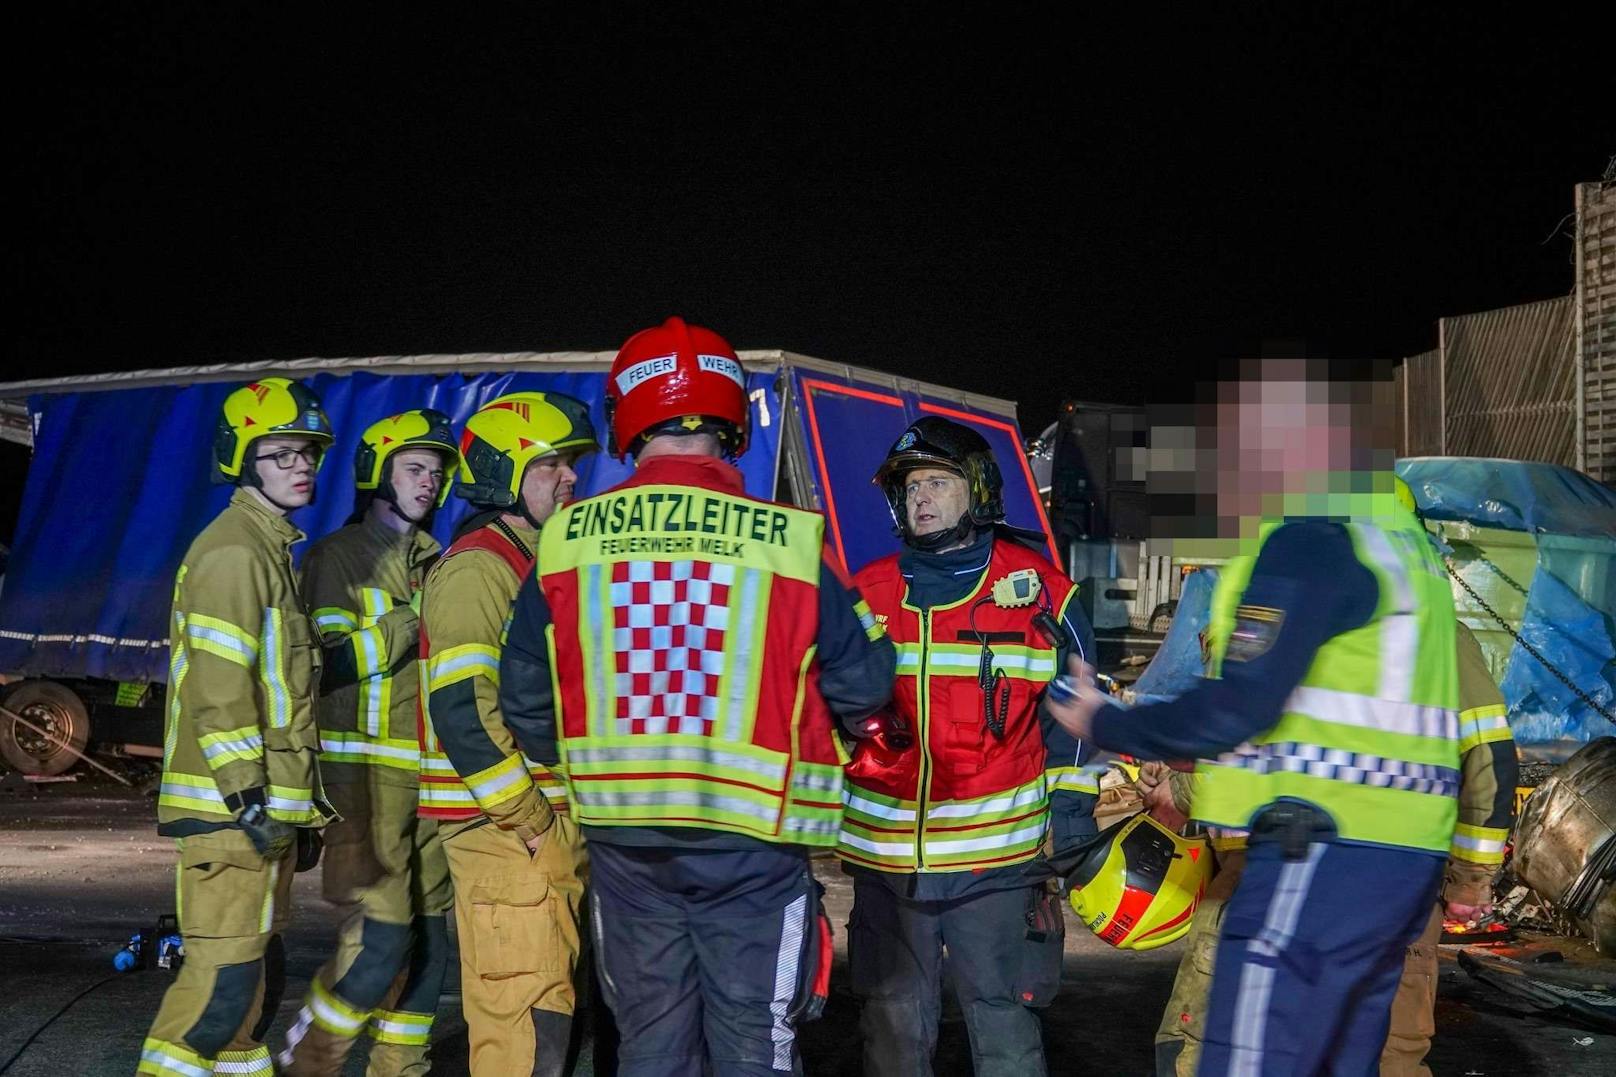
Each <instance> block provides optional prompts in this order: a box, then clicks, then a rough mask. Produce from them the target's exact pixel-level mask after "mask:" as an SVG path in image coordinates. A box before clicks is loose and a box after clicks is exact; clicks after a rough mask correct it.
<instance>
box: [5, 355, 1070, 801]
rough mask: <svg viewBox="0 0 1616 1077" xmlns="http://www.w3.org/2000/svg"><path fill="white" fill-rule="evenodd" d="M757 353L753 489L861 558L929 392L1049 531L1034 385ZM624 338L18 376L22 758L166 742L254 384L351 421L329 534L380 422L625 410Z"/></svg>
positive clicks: (317, 522)
mask: <svg viewBox="0 0 1616 1077" xmlns="http://www.w3.org/2000/svg"><path fill="white" fill-rule="evenodd" d="M741 358H742V361H743V362H744V363H745V364H746V368H747V371H748V377H749V384H748V390H749V393H750V396H751V401H752V425H753V433H752V441H751V447H750V448H749V450H748V451H747V453H746V455H745V456H743V457H742V458H741V459H740V460H739V461H738V464H739V466H740V469H741V471H742V472H743V474H744V475H745V478H746V485H747V489H748V491H749V492H750V493H752V494H755V495H758V496H761V497H768V498H774V499H776V500H780V501H785V502H789V503H792V504H796V505H800V506H805V507H811V508H817V509H820V510H822V511H824V513H825V514H826V517H827V527H826V544H827V546H828V547H829V548H831V549H833V550H834V551H835V552H836V554H837V556H838V557H840V558H841V560H842V561H843V562H844V563H845V564H846V565H847V566H848V567H849V568H850V569H857V568H859V567H861V566H862V565H864V564H865V563H867V562H869V561H870V560H873V559H874V558H876V557H880V556H883V555H885V554H887V553H889V552H891V551H892V550H893V549H895V542H896V540H895V539H894V538H893V535H892V529H891V518H890V515H889V513H888V509H887V506H886V502H885V499H884V498H882V496H881V494H880V493H879V491H877V490H876V489H875V488H874V487H873V486H871V485H870V477H871V476H872V475H873V474H874V473H875V469H876V467H877V466H878V464H879V463H880V461H881V459H882V458H883V457H884V456H885V454H886V451H887V448H888V447H889V446H890V444H891V443H892V441H893V440H894V439H895V438H896V437H897V436H898V434H899V433H900V432H901V431H902V430H903V428H904V427H905V426H906V425H908V423H910V422H912V421H914V420H915V419H917V418H919V417H920V416H921V415H925V414H938V415H945V416H947V417H949V418H951V419H955V420H958V421H961V422H964V423H968V424H969V425H971V426H972V427H974V428H975V429H977V430H978V431H980V432H981V433H982V435H983V436H984V437H985V438H987V440H988V443H989V444H990V445H992V446H993V450H994V452H995V454H996V455H997V456H998V457H999V459H1000V460H1001V461H1006V462H1010V461H1013V462H1014V463H1007V466H1006V467H1005V468H1004V471H1005V499H1006V507H1007V509H1008V512H1009V517H1010V522H1012V523H1014V524H1017V525H1019V526H1022V527H1027V528H1031V529H1037V530H1040V531H1042V532H1043V533H1044V534H1045V535H1047V534H1048V533H1049V527H1048V523H1047V521H1046V519H1045V515H1044V507H1043V503H1042V501H1041V500H1040V498H1039V495H1038V489H1037V485H1036V483H1035V482H1034V480H1033V476H1032V472H1031V470H1030V469H1029V467H1028V464H1027V458H1026V454H1025V451H1024V449H1023V443H1022V438H1021V433H1020V430H1019V428H1018V426H1017V423H1016V410H1015V404H1014V403H1013V402H1011V401H1007V400H1001V399H997V398H994V397H986V396H980V395H977V394H973V393H967V392H962V391H960V390H957V389H951V388H948V387H946V386H941V385H933V384H929V383H926V382H920V381H914V380H910V379H906V378H898V377H894V376H892V375H889V374H884V373H881V372H879V371H875V370H871V369H867V368H861V367H855V366H849V365H846V364H842V363H833V362H828V361H825V360H821V359H813V358H809V357H807V356H801V355H795V354H793V353H790V352H783V351H745V352H742V353H741ZM611 360H612V354H611V353H609V352H555V353H535V352H521V353H512V354H468V355H422V356H391V357H379V358H354V359H300V360H292V361H287V362H262V363H251V364H245V365H234V366H232V365H219V366H203V367H186V368H180V369H172V370H152V371H135V372H128V373H118V374H105V375H98V376H92V377H83V378H60V379H43V380H36V381H27V382H13V383H10V384H0V435H3V436H5V437H6V438H8V439H10V440H12V441H17V442H21V443H23V444H25V445H28V446H30V447H31V448H32V452H33V455H32V459H31V462H30V465H29V467H28V471H27V478H26V485H25V487H24V489H23V492H22V498H21V506H20V509H19V515H18V520H17V526H16V531H15V534H14V536H13V539H12V549H11V556H10V561H9V563H8V565H7V566H6V574H5V578H4V583H3V587H0V679H3V680H4V682H5V686H4V688H3V690H0V692H3V694H0V765H4V766H5V767H9V768H11V769H15V770H20V771H23V772H24V773H28V774H36V775H49V774H57V773H61V772H63V771H65V770H67V769H69V768H70V767H72V766H73V765H74V764H75V763H77V762H78V761H79V757H80V753H82V752H85V751H87V750H90V749H95V750H98V751H108V752H112V753H124V754H132V755H143V756H149V757H154V758H155V757H157V756H160V754H161V744H162V737H163V707H162V697H163V685H164V683H165V681H166V680H167V665H168V632H167V620H168V616H169V603H170V599H171V595H172V590H173V581H174V573H175V571H176V569H177V568H178V566H179V562H180V558H181V557H182V556H183V555H184V553H185V550H186V547H187V546H188V545H189V544H190V542H191V539H192V538H193V537H194V536H195V535H196V534H197V533H198V532H199V531H200V530H201V529H202V528H203V526H204V525H205V524H206V523H207V522H208V520H210V519H211V518H212V517H213V516H214V515H215V514H216V513H217V512H218V511H219V510H220V509H221V508H222V507H223V504H224V502H225V500H226V499H227V497H228V490H227V489H226V488H225V487H222V486H218V485H216V484H214V483H213V482H212V481H211V478H212V451H213V438H214V423H215V421H216V418H217V415H218V412H219V406H220V403H221V402H222V401H223V399H224V396H225V394H226V393H228V392H229V391H230V389H231V388H233V387H234V386H236V385H239V384H242V383H243V382H250V381H252V380H254V379H256V378H261V377H269V376H271V375H282V376H285V377H291V378H298V379H302V380H305V381H307V382H308V383H309V384H310V385H312V386H313V387H314V389H315V391H316V392H317V393H318V394H319V395H320V397H321V399H322V401H323V403H324V406H325V409H326V412H327V414H328V415H329V416H330V418H331V422H332V424H333V426H334V427H335V429H336V432H337V441H336V444H335V445H334V446H333V448H332V450H331V452H330V453H329V454H328V455H327V457H326V459H325V461H324V462H323V464H322V467H321V472H320V478H319V497H318V500H317V501H316V503H315V504H314V505H312V506H310V507H308V508H306V509H302V510H299V511H298V512H296V513H294V514H293V517H292V519H293V522H294V523H296V524H297V525H298V526H299V527H300V528H301V529H302V530H303V531H304V532H306V533H307V534H308V535H309V536H310V538H311V539H312V538H318V537H319V536H321V535H323V534H326V533H327V532H329V531H332V530H334V529H336V528H337V527H339V526H341V525H342V523H343V522H344V521H345V520H346V518H347V517H348V515H349V513H350V511H351V510H352V508H353V483H352V466H353V447H354V444H355V442H356V441H357V440H358V437H359V433H360V431H361V430H363V429H364V428H365V427H366V426H368V425H369V424H370V423H372V422H375V421H376V420H378V419H381V418H384V417H385V416H387V415H391V414H394V413H396V412H399V411H403V410H405V409H407V408H419V407H433V408H437V409H438V410H440V411H443V412H446V413H447V414H448V415H450V416H451V417H452V418H453V419H454V421H455V423H456V425H459V424H460V423H463V422H464V421H465V419H466V418H467V417H468V416H470V415H471V413H472V412H473V411H475V410H476V409H477V408H478V407H480V406H481V405H482V404H484V403H486V402H487V401H489V400H491V399H493V398H494V397H496V396H499V395H501V394H503V393H507V392H515V391H520V390H546V389H548V390H553V391H557V392H565V393H569V394H571V395H573V396H576V397H579V398H581V399H584V400H589V401H593V402H594V405H593V406H594V409H595V415H594V419H595V423H596V426H597V429H601V430H604V429H605V421H604V418H605V417H604V414H603V413H602V411H601V405H600V401H601V399H602V397H603V389H604V381H605V378H606V373H607V370H608V368H609V367H610V365H611ZM579 470H580V479H579V484H578V493H579V496H584V495H587V494H590V493H594V492H596V491H599V490H602V489H604V488H606V487H608V486H610V485H612V484H613V483H616V482H618V481H620V480H621V479H622V478H624V477H625V476H626V475H627V473H628V468H627V466H626V465H624V464H622V463H620V462H618V461H616V460H613V459H610V458H608V457H606V456H605V454H595V455H594V456H592V457H590V458H589V459H588V460H587V461H586V462H585V463H584V464H583V465H582V466H581V467H580V469H579ZM464 514H465V502H463V501H460V500H459V499H458V498H454V497H451V498H450V499H449V501H448V503H447V504H446V505H445V507H444V509H443V510H442V511H440V512H439V513H438V516H437V519H436V520H435V521H434V525H433V531H434V533H435V534H436V535H437V537H438V538H439V540H440V541H445V542H446V541H447V539H448V537H449V535H450V533H451V532H452V531H453V529H454V527H455V525H456V524H457V523H458V522H459V520H460V519H461V518H462V517H463V516H464ZM300 551H301V547H299V551H298V552H300ZM1051 554H1053V550H1051ZM295 555H296V554H294V556H295Z"/></svg>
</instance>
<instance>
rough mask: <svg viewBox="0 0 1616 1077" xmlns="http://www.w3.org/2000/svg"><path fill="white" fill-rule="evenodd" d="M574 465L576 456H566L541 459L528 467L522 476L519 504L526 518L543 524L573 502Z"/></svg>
mask: <svg viewBox="0 0 1616 1077" xmlns="http://www.w3.org/2000/svg"><path fill="white" fill-rule="evenodd" d="M577 462H578V457H577V455H576V454H573V453H566V454H564V455H560V456H545V457H541V458H540V459H538V460H535V461H533V462H532V463H531V464H529V465H528V466H527V470H526V471H525V472H523V473H522V503H523V504H524V505H525V506H527V512H528V515H529V516H531V517H533V519H535V520H537V521H538V522H539V523H541V524H542V523H544V521H546V520H548V519H549V518H550V517H551V516H553V515H554V514H555V510H556V509H559V508H560V507H561V506H563V505H565V504H566V503H567V502H568V501H571V500H572V488H573V485H574V484H575V483H576V482H577V481H578V473H577V472H576V471H574V470H573V465H574V464H576V463H577Z"/></svg>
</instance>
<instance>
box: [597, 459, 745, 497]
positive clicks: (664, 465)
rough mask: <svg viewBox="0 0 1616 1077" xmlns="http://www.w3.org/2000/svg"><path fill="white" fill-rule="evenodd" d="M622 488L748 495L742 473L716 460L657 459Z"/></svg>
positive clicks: (638, 468)
mask: <svg viewBox="0 0 1616 1077" xmlns="http://www.w3.org/2000/svg"><path fill="white" fill-rule="evenodd" d="M618 485H619V487H623V486H699V487H701V488H702V489H704V490H716V491H717V492H719V493H721V494H742V495H744V494H745V493H746V479H745V478H744V477H742V475H741V472H740V469H739V468H737V467H736V466H735V465H734V464H731V463H729V462H728V461H726V460H720V459H719V458H718V457H716V456H686V455H680V456H654V457H652V458H651V459H649V460H647V461H646V462H645V463H643V464H640V465H638V466H637V467H635V469H634V474H633V476H631V477H630V478H629V479H628V480H627V481H625V482H622V483H619V484H618Z"/></svg>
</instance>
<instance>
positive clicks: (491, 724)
mask: <svg viewBox="0 0 1616 1077" xmlns="http://www.w3.org/2000/svg"><path fill="white" fill-rule="evenodd" d="M597 447H598V446H597V445H596V442H595V430H594V427H593V426H592V425H591V424H590V421H589V412H588V409H587V408H586V407H585V406H584V405H583V404H582V403H581V402H579V401H577V400H574V399H573V398H572V397H569V396H563V395H561V394H560V393H538V392H527V393H511V394H509V395H507V396H502V397H499V398H498V399H496V400H493V401H491V402H490V403H488V404H487V405H485V406H484V407H483V408H482V409H481V410H479V411H478V412H477V413H476V414H475V415H473V416H472V417H471V418H470V419H468V420H467V421H466V430H465V433H464V435H462V437H461V443H460V459H461V463H460V482H459V484H458V485H456V487H455V493H456V495H458V496H460V497H463V498H465V499H466V500H468V501H470V502H471V503H472V505H473V506H474V507H475V508H476V509H477V510H478V511H477V512H476V513H475V514H474V515H473V516H472V517H471V518H470V519H469V520H467V521H466V523H465V524H464V525H462V527H461V530H460V534H459V536H458V537H457V538H456V539H455V541H454V542H453V543H452V544H451V545H450V547H449V549H448V550H447V551H446V552H445V553H444V555H443V557H442V558H441V559H440V560H439V561H438V563H437V564H436V565H434V566H433V568H432V570H431V572H429V573H428V574H427V579H426V588H425V595H424V598H423V601H422V605H421V663H422V671H423V676H424V677H425V679H426V693H427V694H426V705H425V706H424V707H423V708H422V724H421V729H420V734H421V793H420V813H421V815H422V816H423V817H425V818H427V819H431V820H436V822H437V826H438V830H439V833H440V834H441V836H442V841H443V848H444V851H445V853H447V854H448V860H449V874H450V877H451V879H452V880H453V884H454V901H455V927H456V931H457V934H458V936H459V941H460V990H461V999H462V1006H463V1008H464V1010H465V1014H466V1027H467V1031H468V1034H469V1039H470V1047H471V1072H472V1073H473V1074H474V1075H477V1077H484V1075H489V1077H504V1075H507V1074H515V1073H524V1074H525V1073H532V1074H534V1075H535V1077H538V1075H559V1074H560V1073H561V1068H562V1065H563V1063H564V1061H565V1058H566V1053H567V1041H568V1037H569V1036H570V1034H571V1029H572V1012H573V1005H574V1001H575V999H574V991H573V970H574V968H575V966H576V964H577V961H578V954H579V934H578V909H579V905H580V903H581V901H582V899H583V891H584V880H585V877H586V874H587V863H588V862H587V859H586V856H585V852H584V846H583V839H582V837H581V836H580V835H579V833H578V826H577V824H576V823H575V822H574V821H573V820H572V819H571V818H569V817H568V814H567V798H566V791H565V789H564V788H563V786H562V784H561V782H560V780H559V779H558V778H557V777H556V776H555V775H553V774H552V773H551V772H550V770H549V768H547V767H546V766H544V765H542V764H541V763H537V762H534V761H533V759H530V758H527V757H525V756H524V755H523V753H522V750H521V746H520V745H519V744H518V742H517V741H516V740H515V739H514V738H513V737H512V735H511V731H510V729H509V728H507V724H506V719H505V716H504V715H502V714H501V711H500V703H499V698H498V686H499V657H500V649H501V647H502V646H503V644H504V639H505V626H506V624H507V623H508V620H509V617H510V614H511V601H512V599H513V598H514V597H515V596H516V590H517V587H518V585H519V584H520V583H521V582H522V580H523V579H525V578H526V577H528V576H530V575H531V574H532V570H533V556H534V552H535V551H536V550H537V549H538V543H539V528H540V527H541V526H543V525H544V524H545V522H546V521H547V520H549V518H550V517H551V515H552V514H553V513H554V512H556V510H557V509H558V508H560V507H561V506H562V505H564V504H565V503H566V502H567V501H568V500H569V499H570V498H571V497H572V490H573V484H574V483H575V482H576V481H577V474H576V473H575V472H574V470H573V466H574V465H575V464H576V463H577V462H578V460H579V459H580V458H581V457H583V456H585V455H587V454H589V453H592V452H594V451H595V450H596V449H597Z"/></svg>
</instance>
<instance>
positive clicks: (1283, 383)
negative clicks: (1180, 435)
mask: <svg viewBox="0 0 1616 1077" xmlns="http://www.w3.org/2000/svg"><path fill="white" fill-rule="evenodd" d="M1228 390H1229V391H1228V392H1226V393H1225V394H1224V395H1223V396H1222V398H1221V399H1220V400H1219V401H1218V405H1217V408H1218V443H1217V461H1218V487H1217V492H1218V507H1219V513H1220V514H1221V515H1226V516H1253V515H1260V514H1261V513H1262V512H1263V511H1264V498H1265V497H1269V498H1271V497H1272V496H1274V495H1278V494H1285V493H1298V492H1301V491H1302V487H1303V484H1305V483H1306V481H1307V479H1308V476H1310V475H1318V474H1321V473H1325V472H1330V471H1343V470H1346V469H1348V468H1350V467H1351V466H1352V444H1353V434H1352V416H1351V409H1350V407H1349V405H1348V404H1347V403H1346V402H1345V401H1342V400H1339V399H1335V398H1333V394H1332V392H1331V386H1329V385H1328V384H1326V383H1322V382H1319V381H1308V380H1304V379H1302V378H1297V377H1294V376H1293V377H1290V378H1285V377H1277V378H1265V379H1263V380H1261V381H1247V382H1241V383H1237V384H1235V385H1232V386H1229V387H1228Z"/></svg>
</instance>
